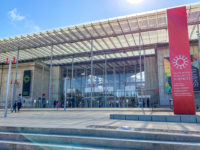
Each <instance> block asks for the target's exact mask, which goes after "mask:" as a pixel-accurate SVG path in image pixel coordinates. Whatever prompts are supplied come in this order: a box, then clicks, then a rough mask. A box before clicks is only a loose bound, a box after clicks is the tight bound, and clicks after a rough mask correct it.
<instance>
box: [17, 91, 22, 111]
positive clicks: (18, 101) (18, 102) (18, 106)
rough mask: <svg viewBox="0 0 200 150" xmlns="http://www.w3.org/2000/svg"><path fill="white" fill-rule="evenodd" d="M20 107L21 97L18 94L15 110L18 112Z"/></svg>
mask: <svg viewBox="0 0 200 150" xmlns="http://www.w3.org/2000/svg"><path fill="white" fill-rule="evenodd" d="M21 107H22V97H21V94H19V96H18V97H17V109H18V112H19V111H20V109H21Z"/></svg>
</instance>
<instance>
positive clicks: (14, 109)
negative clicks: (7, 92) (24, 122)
mask: <svg viewBox="0 0 200 150" xmlns="http://www.w3.org/2000/svg"><path fill="white" fill-rule="evenodd" d="M16 108H17V101H15V103H14V104H13V110H12V111H15V112H16Z"/></svg>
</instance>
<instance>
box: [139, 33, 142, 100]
mask: <svg viewBox="0 0 200 150" xmlns="http://www.w3.org/2000/svg"><path fill="white" fill-rule="evenodd" d="M139 50H140V92H141V93H140V95H141V97H142V46H141V33H139Z"/></svg>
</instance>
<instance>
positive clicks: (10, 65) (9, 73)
mask: <svg viewBox="0 0 200 150" xmlns="http://www.w3.org/2000/svg"><path fill="white" fill-rule="evenodd" d="M11 67H12V59H11V58H10V59H9V71H8V82H7V92H6V101H5V111H4V117H7V110H8V95H9V89H10V76H11Z"/></svg>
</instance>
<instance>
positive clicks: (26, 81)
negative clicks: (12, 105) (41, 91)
mask: <svg viewBox="0 0 200 150" xmlns="http://www.w3.org/2000/svg"><path fill="white" fill-rule="evenodd" d="M30 89H31V70H25V71H24V77H23V88H22V96H30Z"/></svg>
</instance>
